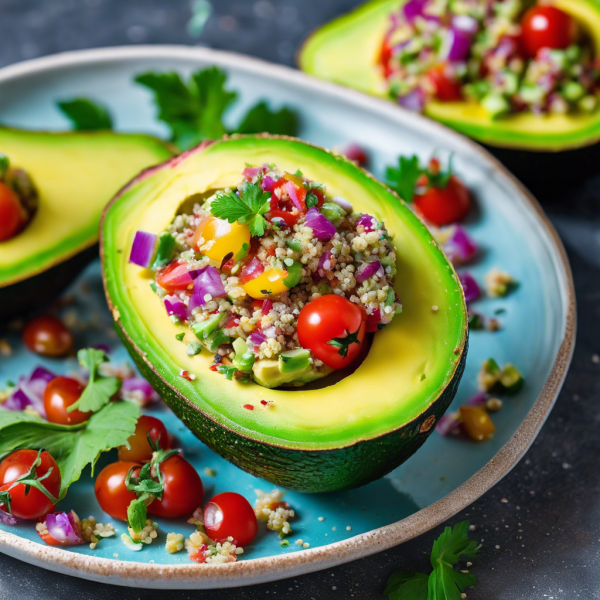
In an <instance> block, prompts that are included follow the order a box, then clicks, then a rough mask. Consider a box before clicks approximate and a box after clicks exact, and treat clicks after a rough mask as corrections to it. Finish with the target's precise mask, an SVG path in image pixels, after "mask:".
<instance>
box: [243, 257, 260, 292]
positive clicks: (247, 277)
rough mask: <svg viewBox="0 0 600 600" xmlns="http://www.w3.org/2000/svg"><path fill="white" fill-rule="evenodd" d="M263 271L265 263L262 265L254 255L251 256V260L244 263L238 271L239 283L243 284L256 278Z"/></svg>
mask: <svg viewBox="0 0 600 600" xmlns="http://www.w3.org/2000/svg"><path fill="white" fill-rule="evenodd" d="M264 272H265V265H263V264H262V263H261V262H260V260H258V258H256V256H254V257H253V258H252V260H251V261H250V262H249V263H247V264H246V265H244V268H243V269H242V272H241V273H240V279H239V281H240V283H241V284H242V285H245V284H246V283H248V282H249V281H252V280H253V279H256V278H257V277H258V276H259V275H262V274H263V273H264Z"/></svg>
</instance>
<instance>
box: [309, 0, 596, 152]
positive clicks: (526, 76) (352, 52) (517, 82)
mask: <svg viewBox="0 0 600 600" xmlns="http://www.w3.org/2000/svg"><path fill="white" fill-rule="evenodd" d="M427 4H428V3H427V0H409V2H404V1H403V0H373V1H371V2H368V3H367V4H365V5H363V6H361V7H360V8H358V9H357V10H355V11H354V12H352V13H350V14H348V15H344V16H342V17H340V18H338V19H336V20H334V21H332V22H331V23H328V24H327V25H325V26H323V27H322V28H321V29H319V30H318V31H316V32H315V33H314V34H313V35H312V36H311V37H310V38H309V39H308V40H307V42H306V43H305V45H304V47H303V48H302V50H301V52H300V55H299V64H300V67H301V68H302V69H303V70H304V71H306V72H308V73H311V74H313V75H316V76H318V77H321V78H323V79H328V80H331V81H335V82H337V83H341V84H343V85H347V86H349V87H354V88H356V89H359V90H361V91H364V92H367V93H370V94H374V95H377V96H381V97H384V98H388V99H392V100H393V101H397V102H399V103H400V104H401V105H403V106H405V107H406V108H409V109H413V110H420V111H422V112H423V113H424V114H425V115H427V116H429V117H431V118H433V119H436V120H437V121H440V122H442V123H444V124H446V125H448V126H450V127H452V128H453V129H456V130H457V131H460V132H461V133H464V134H466V135H468V136H470V137H473V138H475V139H477V140H479V141H481V142H483V143H485V144H487V145H489V146H492V147H505V148H515V149H521V150H530V151H531V150H533V151H541V152H546V151H559V150H566V149H573V148H581V147H583V146H588V145H591V144H594V143H595V142H597V141H598V140H599V139H600V106H599V103H598V101H597V100H598V96H597V94H598V73H597V59H596V57H597V56H598V52H599V51H600V4H599V3H598V2H596V1H595V0H554V1H553V2H551V4H550V8H548V7H547V6H546V5H541V4H540V5H534V3H533V2H519V1H517V0H499V1H490V2H480V1H478V2H475V1H473V2H469V1H467V2H457V1H455V2H448V3H443V4H444V5H446V4H447V6H448V8H447V9H444V10H445V11H446V12H444V13H443V14H439V15H438V14H433V12H435V11H436V10H438V9H439V7H440V6H441V4H440V3H429V4H431V7H429V6H427ZM434 5H435V6H434ZM532 7H533V8H536V9H539V10H541V11H545V10H550V11H552V10H554V9H558V10H557V11H555V15H551V16H557V19H558V21H557V22H556V27H557V30H558V32H559V33H558V34H557V36H556V37H557V39H556V40H555V43H556V50H555V49H551V48H549V47H543V48H537V47H536V46H535V44H538V45H539V44H543V43H546V42H545V40H544V39H538V40H534V41H533V42H530V44H529V47H528V46H527V39H526V36H523V34H522V31H523V29H524V27H525V25H524V23H525V21H526V20H527V19H528V20H529V21H532V18H528V17H527V10H528V9H531V8H532ZM486 10H488V11H489V12H486ZM431 11H433V12H431ZM481 11H483V12H481ZM471 15H475V16H476V17H477V18H475V17H472V16H471ZM489 15H493V16H489ZM531 15H532V16H533V17H536V18H539V15H537V16H536V15H534V14H533V13H531ZM545 16H546V15H542V20H543V18H544V17H545ZM465 17H466V18H465ZM561 19H562V20H563V21H565V22H564V23H562V22H560V20H561ZM415 23H417V25H418V27H417V25H415ZM536 23H537V22H534V24H536ZM571 26H573V27H574V28H576V29H577V33H576V34H573V37H572V38H571V39H567V37H568V36H567V34H566V33H565V32H566V31H567V29H569V30H570V29H571ZM414 27H417V28H419V27H420V29H419V31H418V32H417V31H413V29H414ZM478 27H479V28H480V29H479V30H478V29H477V28H478ZM561 32H563V33H564V35H562V34H561ZM407 36H408V37H407ZM405 37H406V39H404V38H405ZM492 38H493V39H492ZM496 38H497V39H496ZM523 40H525V42H524V41H523ZM547 43H552V42H547ZM486 44H489V46H487V45H486ZM567 44H571V45H570V46H569V47H567ZM413 46H414V48H413ZM413 51H414V52H413ZM390 60H391V61H392V62H390ZM392 63H393V64H394V65H399V68H398V69H396V68H395V67H394V66H390V65H392ZM419 65H421V66H422V67H423V68H426V69H428V71H427V72H426V73H425V78H424V79H421V81H424V84H423V85H420V86H418V85H417V84H415V81H416V80H417V79H418V78H419V77H420V76H421V75H420V68H421V67H419ZM432 65H433V66H432ZM394 70H395V73H394V72H392V71H394ZM417 87H418V89H417ZM429 92H431V93H429Z"/></svg>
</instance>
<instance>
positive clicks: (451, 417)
mask: <svg viewBox="0 0 600 600" xmlns="http://www.w3.org/2000/svg"><path fill="white" fill-rule="evenodd" d="M460 425H461V420H460V416H459V413H458V412H451V413H446V414H445V415H443V416H442V418H441V419H440V420H439V421H438V424H437V425H436V426H435V430H436V431H437V432H438V433H439V434H440V435H449V434H450V433H454V432H457V431H458V430H459V429H460Z"/></svg>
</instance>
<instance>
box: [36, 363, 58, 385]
mask: <svg viewBox="0 0 600 600" xmlns="http://www.w3.org/2000/svg"><path fill="white" fill-rule="evenodd" d="M56 377H57V375H56V374H55V373H53V372H52V371H49V370H48V369H46V367H42V366H39V367H36V368H35V369H34V370H33V372H32V373H31V375H30V376H29V383H33V382H35V381H44V382H45V383H50V381H52V380H53V379H56Z"/></svg>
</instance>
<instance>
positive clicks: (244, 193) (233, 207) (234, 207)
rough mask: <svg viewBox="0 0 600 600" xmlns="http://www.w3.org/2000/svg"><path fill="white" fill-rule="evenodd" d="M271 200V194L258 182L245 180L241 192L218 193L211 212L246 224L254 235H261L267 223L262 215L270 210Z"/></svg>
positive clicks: (211, 206)
mask: <svg viewBox="0 0 600 600" xmlns="http://www.w3.org/2000/svg"><path fill="white" fill-rule="evenodd" d="M270 200H271V194H269V193H268V192H265V191H263V189H262V188H261V187H260V185H259V184H258V183H250V182H249V181H245V182H244V183H243V185H242V189H241V191H240V192H239V194H238V193H236V192H230V193H228V194H226V193H221V194H218V195H217V197H216V198H215V199H214V200H213V201H212V202H211V204H210V212H211V213H212V214H213V215H214V216H215V217H217V218H219V219H224V220H226V221H229V222H230V223H234V222H235V221H237V222H238V223H240V224H246V225H248V229H249V230H250V234H251V235H252V236H254V237H260V236H261V235H264V233H265V228H266V225H267V222H266V220H265V218H264V217H263V216H262V215H264V214H265V213H266V212H267V211H268V210H269V202H270Z"/></svg>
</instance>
